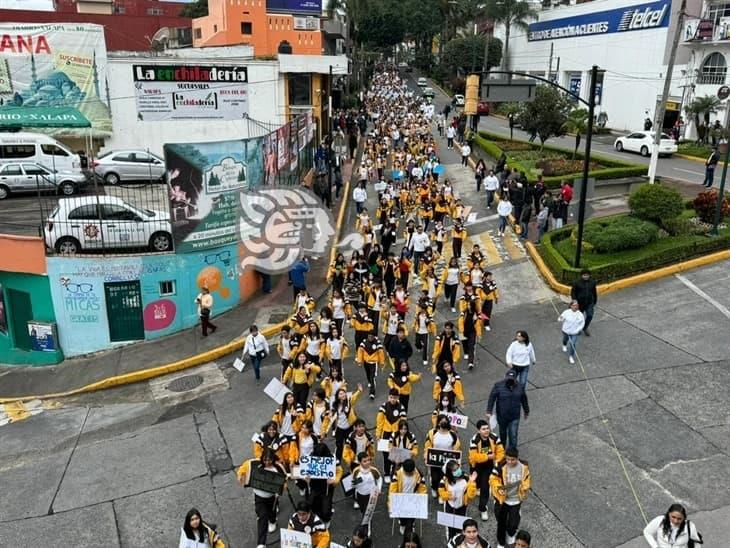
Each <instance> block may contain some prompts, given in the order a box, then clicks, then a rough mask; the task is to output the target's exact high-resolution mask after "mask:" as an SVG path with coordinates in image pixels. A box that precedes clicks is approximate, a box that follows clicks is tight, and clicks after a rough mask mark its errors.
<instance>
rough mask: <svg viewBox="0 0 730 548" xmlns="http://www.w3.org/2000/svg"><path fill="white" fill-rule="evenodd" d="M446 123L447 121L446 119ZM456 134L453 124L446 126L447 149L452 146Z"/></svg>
mask: <svg viewBox="0 0 730 548" xmlns="http://www.w3.org/2000/svg"><path fill="white" fill-rule="evenodd" d="M447 123H448V121H447ZM455 136H456V130H455V129H454V126H452V125H449V126H448V127H447V128H446V147H447V148H448V149H452V148H454V137H455Z"/></svg>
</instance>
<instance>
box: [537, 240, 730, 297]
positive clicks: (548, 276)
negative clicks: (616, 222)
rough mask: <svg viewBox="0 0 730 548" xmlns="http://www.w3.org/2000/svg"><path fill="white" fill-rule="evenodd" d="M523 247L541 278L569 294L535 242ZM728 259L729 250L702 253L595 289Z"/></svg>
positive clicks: (608, 288) (612, 288)
mask: <svg viewBox="0 0 730 548" xmlns="http://www.w3.org/2000/svg"><path fill="white" fill-rule="evenodd" d="M525 247H526V248H527V252H528V253H529V254H530V258H532V260H533V262H534V263H535V265H536V266H537V269H538V270H539V271H540V274H541V275H542V277H543V278H545V281H546V282H547V284H548V285H549V286H550V287H551V288H552V290H553V291H555V292H556V293H560V294H562V295H570V289H571V288H570V287H568V286H567V285H565V284H562V283H560V282H559V281H558V280H556V279H555V276H554V275H553V273H552V271H551V270H550V269H549V268H548V267H547V265H546V264H545V261H543V259H542V257H541V256H540V253H539V252H538V250H537V248H536V247H535V244H533V243H532V242H526V244H525ZM728 259H730V250H725V251H718V252H716V253H711V254H709V255H704V256H702V257H697V258H695V259H690V260H688V261H684V262H681V263H677V264H673V265H670V266H665V267H662V268H658V269H656V270H650V271H649V272H642V273H641V274H636V275H635V276H629V277H628V278H622V279H620V280H616V281H615V282H609V283H607V284H600V285H599V286H598V287H597V290H598V293H599V295H605V294H607V293H613V292H614V291H620V290H622V289H628V288H629V287H635V286H637V285H640V284H643V283H646V282H653V281H654V280H659V279H661V278H666V277H668V276H672V275H673V274H677V273H679V272H684V271H686V270H692V269H694V268H699V267H701V266H707V265H710V264H715V263H718V262H720V261H725V260H728Z"/></svg>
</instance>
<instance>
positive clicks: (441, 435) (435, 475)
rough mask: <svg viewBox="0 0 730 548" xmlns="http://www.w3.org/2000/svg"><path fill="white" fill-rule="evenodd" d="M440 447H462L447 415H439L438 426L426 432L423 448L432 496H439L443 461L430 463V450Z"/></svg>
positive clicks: (455, 448)
mask: <svg viewBox="0 0 730 548" xmlns="http://www.w3.org/2000/svg"><path fill="white" fill-rule="evenodd" d="M430 449H438V450H446V451H459V450H460V449H461V441H459V436H457V435H456V433H455V432H453V431H452V430H451V422H449V418H448V417H447V416H446V415H439V416H438V426H437V427H436V428H434V429H433V430H429V431H428V434H426V442H425V443H424V444H423V450H424V451H425V454H424V457H425V459H426V465H428V466H429V472H430V474H431V496H432V497H435V496H437V493H436V489H438V488H439V485H441V478H443V475H444V472H443V463H442V462H439V463H438V464H433V465H430V464H429V460H428V459H429V450H430Z"/></svg>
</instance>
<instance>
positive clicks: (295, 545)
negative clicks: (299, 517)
mask: <svg viewBox="0 0 730 548" xmlns="http://www.w3.org/2000/svg"><path fill="white" fill-rule="evenodd" d="M279 532H280V536H281V548H312V536H311V535H309V534H307V533H302V532H300V531H290V530H289V529H279Z"/></svg>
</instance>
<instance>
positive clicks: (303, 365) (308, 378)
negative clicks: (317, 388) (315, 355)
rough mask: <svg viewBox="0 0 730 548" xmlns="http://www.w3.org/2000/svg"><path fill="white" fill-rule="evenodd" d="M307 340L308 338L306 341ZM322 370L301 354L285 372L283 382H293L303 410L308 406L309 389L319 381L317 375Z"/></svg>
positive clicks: (297, 399) (298, 403) (295, 395)
mask: <svg viewBox="0 0 730 548" xmlns="http://www.w3.org/2000/svg"><path fill="white" fill-rule="evenodd" d="M304 340H306V338H305V339H304ZM321 370H322V369H321V368H320V367H319V366H318V365H315V364H313V363H312V362H310V361H309V360H308V359H307V354H306V353H304V352H300V353H299V354H298V355H297V357H296V359H295V360H294V362H293V363H292V364H291V365H290V366H289V367H287V369H286V371H285V372H284V378H283V379H282V382H283V383H284V384H288V383H289V381H291V382H292V393H293V394H294V400H295V402H296V404H297V405H299V406H301V407H302V409H303V408H304V407H305V406H306V405H307V400H308V399H309V388H310V387H311V386H312V384H314V381H315V380H316V379H317V373H319V372H320V371H321Z"/></svg>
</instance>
